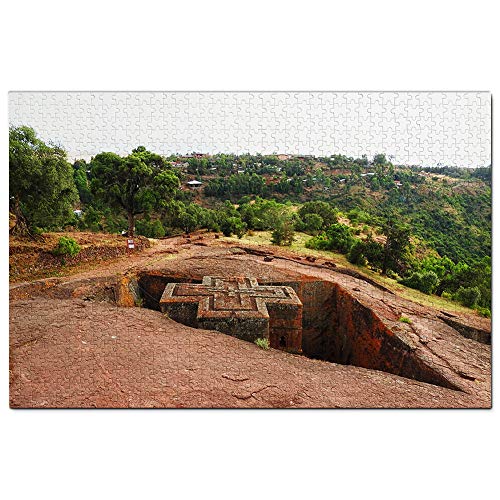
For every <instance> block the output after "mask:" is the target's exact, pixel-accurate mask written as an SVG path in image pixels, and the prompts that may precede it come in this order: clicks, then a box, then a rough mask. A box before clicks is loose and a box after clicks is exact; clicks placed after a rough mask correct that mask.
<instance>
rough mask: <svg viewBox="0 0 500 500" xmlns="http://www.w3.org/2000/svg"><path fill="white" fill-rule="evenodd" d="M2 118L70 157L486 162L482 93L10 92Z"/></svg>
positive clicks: (487, 109)
mask: <svg viewBox="0 0 500 500" xmlns="http://www.w3.org/2000/svg"><path fill="white" fill-rule="evenodd" d="M9 122H10V124H11V125H14V126H17V125H29V126H31V127H33V128H34V129H35V130H36V131H37V133H38V135H39V137H40V138H42V139H43V140H44V141H50V142H52V143H55V144H58V145H61V146H63V147H64V148H65V149H66V151H67V152H68V157H69V159H70V160H74V159H76V158H84V159H86V160H89V159H90V157H91V156H94V155H96V154H97V153H100V152H102V151H113V152H115V153H118V154H120V155H126V154H128V153H130V152H131V150H132V149H133V148H135V147H137V146H139V145H143V146H146V148H147V149H149V150H151V151H154V152H157V153H160V154H164V155H169V154H175V153H180V154H186V153H191V152H200V153H210V154H215V153H236V154H238V153H262V154H271V153H284V154H310V155H316V156H329V155H332V154H345V155H347V156H353V157H360V156H362V155H364V154H366V155H367V156H368V157H369V158H372V157H373V156H374V155H375V154H378V153H385V154H386V155H387V156H389V157H390V158H391V159H392V161H393V162H394V163H397V164H411V165H422V166H439V165H449V166H459V167H478V166H488V165H490V164H491V95H490V93H488V92H10V93H9Z"/></svg>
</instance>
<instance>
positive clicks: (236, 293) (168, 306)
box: [160, 276, 302, 352]
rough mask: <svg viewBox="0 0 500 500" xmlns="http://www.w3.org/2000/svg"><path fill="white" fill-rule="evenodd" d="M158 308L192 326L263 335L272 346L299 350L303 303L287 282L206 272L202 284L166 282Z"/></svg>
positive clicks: (248, 335)
mask: <svg viewBox="0 0 500 500" xmlns="http://www.w3.org/2000/svg"><path fill="white" fill-rule="evenodd" d="M160 308H161V310H162V312H164V313H167V314H168V316H169V317H170V318H171V319H173V320H174V321H177V322H179V323H183V324H185V325H189V326H192V327H194V328H204V329H207V330H217V331H219V332H223V333H226V334H228V335H232V336H234V337H238V338H240V339H243V340H249V341H254V340H255V339H257V338H259V337H260V338H267V339H269V343H270V346H271V347H273V348H275V349H284V350H287V351H292V352H301V350H302V303H301V301H300V299H299V298H298V297H297V294H296V293H295V291H294V290H293V288H291V287H289V286H265V285H259V283H258V281H257V279H255V278H249V277H235V278H218V277H215V276H205V277H204V278H203V282H202V283H201V284H190V283H169V284H168V285H167V286H166V288H165V291H164V292H163V295H162V297H161V299H160Z"/></svg>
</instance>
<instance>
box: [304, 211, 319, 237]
mask: <svg viewBox="0 0 500 500" xmlns="http://www.w3.org/2000/svg"><path fill="white" fill-rule="evenodd" d="M323 224H324V223H323V217H321V215H318V214H314V213H309V214H305V215H304V223H303V230H304V232H306V233H311V234H317V233H318V231H320V230H321V228H322V227H323Z"/></svg>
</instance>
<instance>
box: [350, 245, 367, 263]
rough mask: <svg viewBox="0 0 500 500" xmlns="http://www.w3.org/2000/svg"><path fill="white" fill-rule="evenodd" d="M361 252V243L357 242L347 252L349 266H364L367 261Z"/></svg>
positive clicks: (362, 249)
mask: <svg viewBox="0 0 500 500" xmlns="http://www.w3.org/2000/svg"><path fill="white" fill-rule="evenodd" d="M363 252H364V245H363V242H362V241H357V242H356V243H354V245H353V246H352V247H351V249H350V250H349V253H348V254H347V260H348V261H349V262H350V263H351V264H357V265H358V266H366V264H367V263H368V260H367V258H366V257H365V255H364V253H363Z"/></svg>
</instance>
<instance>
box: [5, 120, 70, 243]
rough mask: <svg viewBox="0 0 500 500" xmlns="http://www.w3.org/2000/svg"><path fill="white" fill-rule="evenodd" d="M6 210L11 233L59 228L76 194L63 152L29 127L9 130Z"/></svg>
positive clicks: (64, 222)
mask: <svg viewBox="0 0 500 500" xmlns="http://www.w3.org/2000/svg"><path fill="white" fill-rule="evenodd" d="M9 191H10V204H9V205H10V210H11V211H12V212H13V213H14V215H15V216H16V218H17V223H16V225H15V226H14V227H13V228H12V230H11V231H12V232H14V233H23V232H28V233H30V232H31V230H32V229H34V228H36V227H38V228H47V229H60V228H62V227H63V226H64V225H65V224H66V223H67V222H68V221H69V220H70V218H71V216H72V209H73V204H74V203H75V202H76V201H77V200H78V194H77V191H76V188H75V183H74V180H73V169H72V167H71V165H70V164H69V163H68V161H67V158H66V152H65V151H64V150H63V149H62V148H61V147H59V146H52V145H47V144H45V143H44V142H43V141H42V140H40V139H39V138H38V137H37V135H36V132H35V131H34V130H33V129H32V128H30V127H25V126H21V127H10V129H9Z"/></svg>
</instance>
